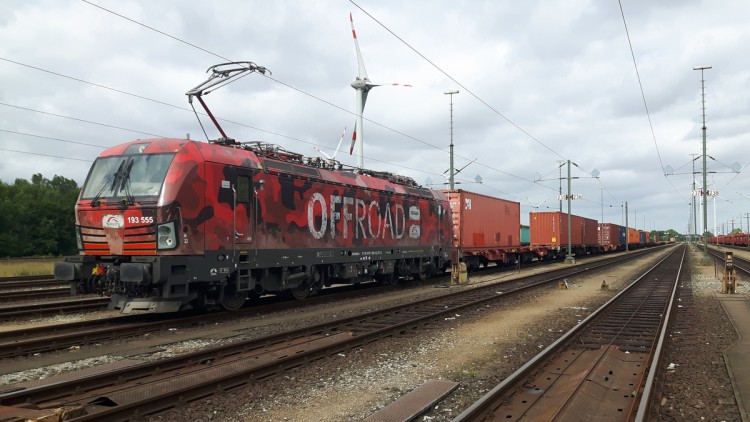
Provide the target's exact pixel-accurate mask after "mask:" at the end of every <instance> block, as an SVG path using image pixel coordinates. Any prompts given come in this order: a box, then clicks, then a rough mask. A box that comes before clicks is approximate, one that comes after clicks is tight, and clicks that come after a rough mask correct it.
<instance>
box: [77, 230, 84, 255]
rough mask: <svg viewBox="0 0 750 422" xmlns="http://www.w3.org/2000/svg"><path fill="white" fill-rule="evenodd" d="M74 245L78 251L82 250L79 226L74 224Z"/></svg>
mask: <svg viewBox="0 0 750 422" xmlns="http://www.w3.org/2000/svg"><path fill="white" fill-rule="evenodd" d="M76 246H77V247H78V250H79V251H82V250H83V239H81V226H76Z"/></svg>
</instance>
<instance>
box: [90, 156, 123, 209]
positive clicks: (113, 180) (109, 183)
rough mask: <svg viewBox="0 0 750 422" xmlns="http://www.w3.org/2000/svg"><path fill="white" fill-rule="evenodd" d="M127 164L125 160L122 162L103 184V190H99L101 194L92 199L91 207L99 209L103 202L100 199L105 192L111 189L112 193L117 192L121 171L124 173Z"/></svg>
mask: <svg viewBox="0 0 750 422" xmlns="http://www.w3.org/2000/svg"><path fill="white" fill-rule="evenodd" d="M124 164H125V161H124V160H123V161H122V162H120V166H119V167H117V170H116V171H114V172H113V173H112V174H110V175H109V177H107V180H105V181H104V183H103V184H102V188H101V189H99V192H97V193H96V195H94V197H93V198H92V199H91V206H92V207H98V206H99V205H101V201H100V200H99V198H100V197H101V196H102V193H104V190H105V189H107V187H109V188H110V189H111V190H112V193H114V192H115V187H116V186H117V177H118V175H119V174H120V171H122V166H123V165H124Z"/></svg>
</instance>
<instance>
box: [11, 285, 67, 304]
mask: <svg viewBox="0 0 750 422" xmlns="http://www.w3.org/2000/svg"><path fill="white" fill-rule="evenodd" d="M65 296H67V297H70V287H53V288H48V289H34V290H18V291H11V292H0V302H16V301H24V300H37V299H47V298H55V297H65Z"/></svg>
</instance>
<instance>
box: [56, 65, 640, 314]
mask: <svg viewBox="0 0 750 422" xmlns="http://www.w3.org/2000/svg"><path fill="white" fill-rule="evenodd" d="M209 72H211V75H210V77H209V78H208V80H207V81H205V82H203V83H202V84H200V85H198V86H197V87H195V88H193V89H191V90H190V91H188V92H187V95H188V98H189V100H190V102H191V104H192V101H193V99H197V100H198V101H199V102H200V104H201V105H202V106H203V107H204V109H205V111H206V113H207V114H208V116H209V117H210V118H211V120H212V121H213V123H214V125H215V126H216V128H217V129H218V130H219V132H220V133H221V135H222V136H221V137H220V138H219V139H218V140H215V141H209V142H196V141H191V140H189V139H166V138H161V139H146V140H137V141H132V142H128V143H125V144H122V145H118V146H115V147H112V148H109V149H107V150H105V151H104V152H103V153H101V154H100V155H99V157H98V158H97V159H96V160H95V161H94V164H93V165H92V167H91V169H90V171H89V174H88V176H87V178H86V182H85V183H84V185H83V188H82V190H81V193H80V196H79V198H78V201H77V203H76V222H75V231H76V240H77V244H78V250H79V255H77V256H72V257H67V258H65V260H64V261H63V262H58V263H56V264H55V278H56V279H58V280H65V281H70V282H72V287H71V289H72V292H73V293H99V294H101V295H107V296H110V297H111V302H110V308H113V309H121V310H122V311H123V312H125V313H129V312H134V311H139V312H175V311H180V310H184V309H189V308H217V307H218V308H223V309H226V310H236V309H238V308H240V307H241V306H243V305H244V304H245V302H246V301H247V299H248V298H249V297H253V296H259V295H263V294H267V293H271V294H286V295H289V296H291V297H294V298H297V299H303V298H306V297H308V296H310V295H313V294H315V293H316V292H318V291H320V290H321V289H322V288H324V287H327V286H331V285H333V284H357V283H361V282H363V281H370V280H376V281H379V282H383V283H397V282H398V281H399V280H402V279H407V278H417V279H425V278H427V277H430V276H431V275H433V274H435V273H442V272H445V271H446V269H447V268H448V267H449V266H450V265H451V264H456V263H458V262H459V261H463V262H465V263H466V264H467V266H468V267H469V268H476V267H479V266H487V265H488V264H489V263H495V264H498V265H506V264H512V263H521V262H528V261H531V260H532V259H535V258H536V259H554V258H557V257H561V256H563V255H565V254H566V253H567V249H568V243H569V242H568V240H567V218H563V215H562V214H561V213H532V214H531V215H530V230H529V231H530V241H526V242H523V241H522V239H520V238H519V237H523V236H522V235H521V225H520V204H519V203H518V202H513V201H507V200H503V199H498V198H493V197H489V196H484V195H480V194H475V193H471V192H467V191H462V190H452V191H436V190H432V189H428V188H424V187H421V186H419V185H418V184H417V183H415V182H414V181H413V180H412V179H409V178H407V177H403V176H399V175H395V174H391V173H385V172H375V171H370V170H366V169H359V168H358V169H354V168H346V167H344V166H342V165H341V164H340V163H338V162H336V161H333V160H323V159H320V158H310V157H304V156H303V155H302V154H298V153H294V152H291V151H287V150H285V149H284V148H282V147H280V146H277V145H272V144H267V143H262V142H248V143H240V142H237V141H235V140H234V139H231V138H229V137H227V136H226V134H225V133H224V131H223V129H222V128H221V126H220V125H219V123H218V121H217V119H216V118H214V116H213V114H212V113H211V111H210V110H209V109H208V107H207V106H206V104H205V103H204V101H203V99H202V97H201V96H202V95H203V94H204V93H208V92H209V89H217V88H219V87H221V86H223V85H225V84H226V82H227V81H228V80H229V79H230V78H232V77H236V76H239V75H242V74H245V73H247V72H250V73H252V72H259V73H264V74H265V73H267V72H268V70H267V69H265V68H263V67H261V66H258V65H256V64H254V63H252V62H233V63H224V64H221V65H216V66H212V67H211V68H209ZM565 217H567V216H565ZM571 218H572V220H571V233H572V234H571V244H572V251H571V252H572V253H574V254H576V255H584V254H589V253H595V252H599V251H602V250H604V248H603V247H602V245H601V241H599V240H598V238H597V230H598V229H597V222H596V220H590V219H585V218H583V217H578V216H572V217H571ZM629 233H630V232H629V230H628V236H629ZM599 237H601V236H599ZM635 237H638V233H637V232H635ZM630 243H632V244H644V243H648V241H647V240H645V239H634V240H631V242H630ZM610 246H611V245H610ZM618 247H619V246H618Z"/></svg>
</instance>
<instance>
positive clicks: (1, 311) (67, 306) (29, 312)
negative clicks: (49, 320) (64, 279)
mask: <svg viewBox="0 0 750 422" xmlns="http://www.w3.org/2000/svg"><path fill="white" fill-rule="evenodd" d="M66 296H67V297H70V299H67V300H63V301H55V302H35V303H24V304H20V305H4V306H0V321H8V320H12V319H17V318H23V317H29V316H49V315H60V314H66V313H71V312H84V311H95V310H101V309H104V308H106V307H107V305H108V304H109V298H104V297H98V296H92V297H88V298H81V297H71V296H70V291H68V294H67V295H66ZM42 328H45V329H47V330H49V329H50V328H49V327H42ZM9 332H12V331H9ZM0 338H2V336H0ZM0 357H1V356H0Z"/></svg>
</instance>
